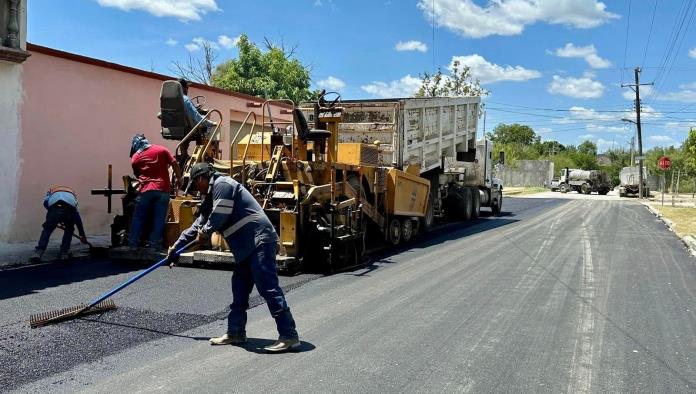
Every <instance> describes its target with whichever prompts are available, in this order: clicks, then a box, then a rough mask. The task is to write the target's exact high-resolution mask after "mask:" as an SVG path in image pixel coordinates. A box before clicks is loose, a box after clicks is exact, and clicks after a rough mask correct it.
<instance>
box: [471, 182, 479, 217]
mask: <svg viewBox="0 0 696 394" xmlns="http://www.w3.org/2000/svg"><path fill="white" fill-rule="evenodd" d="M471 193H472V196H473V197H474V199H473V209H472V210H471V217H472V218H473V219H478V217H479V216H481V193H480V192H479V189H477V188H475V187H474V188H471Z"/></svg>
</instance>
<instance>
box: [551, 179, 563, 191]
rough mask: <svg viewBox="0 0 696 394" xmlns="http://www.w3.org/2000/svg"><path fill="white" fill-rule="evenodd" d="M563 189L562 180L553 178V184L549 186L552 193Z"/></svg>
mask: <svg viewBox="0 0 696 394" xmlns="http://www.w3.org/2000/svg"><path fill="white" fill-rule="evenodd" d="M560 187H561V179H560V178H553V179H552V180H551V184H549V189H550V190H551V191H552V192H555V191H558V189H559V188H560Z"/></svg>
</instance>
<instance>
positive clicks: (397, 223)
mask: <svg viewBox="0 0 696 394" xmlns="http://www.w3.org/2000/svg"><path fill="white" fill-rule="evenodd" d="M387 237H388V239H389V242H390V243H391V244H392V245H398V244H399V243H400V242H401V220H399V219H396V218H394V219H392V221H391V222H390V223H389V233H388V234H387Z"/></svg>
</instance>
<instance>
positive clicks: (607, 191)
mask: <svg viewBox="0 0 696 394" xmlns="http://www.w3.org/2000/svg"><path fill="white" fill-rule="evenodd" d="M607 193H609V189H602V190H600V191H599V194H600V195H602V196H606V195H607Z"/></svg>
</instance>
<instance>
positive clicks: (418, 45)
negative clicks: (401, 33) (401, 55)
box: [394, 40, 428, 52]
mask: <svg viewBox="0 0 696 394" xmlns="http://www.w3.org/2000/svg"><path fill="white" fill-rule="evenodd" d="M394 49H396V50H397V51H399V52H402V51H418V52H427V51H428V46H427V45H425V44H424V43H422V42H420V41H415V40H411V41H399V42H397V43H396V46H394Z"/></svg>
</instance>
